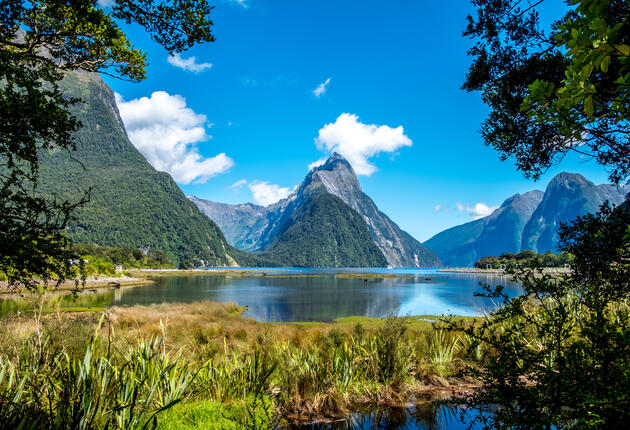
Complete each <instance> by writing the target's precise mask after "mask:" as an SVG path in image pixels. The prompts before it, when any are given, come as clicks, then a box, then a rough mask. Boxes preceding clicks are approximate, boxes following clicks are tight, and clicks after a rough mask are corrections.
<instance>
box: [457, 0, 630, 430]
mask: <svg viewBox="0 0 630 430" xmlns="http://www.w3.org/2000/svg"><path fill="white" fill-rule="evenodd" d="M542 2H543V1H542V0H531V1H524V0H521V1H518V0H515V1H512V0H473V3H474V4H475V5H476V6H477V7H478V11H477V17H476V18H475V19H473V18H472V17H469V23H468V28H467V30H466V32H465V33H464V34H465V35H467V36H472V37H477V38H478V39H479V40H478V42H477V44H476V45H475V47H474V48H473V49H472V50H471V51H470V52H471V54H472V55H473V56H474V57H475V60H474V62H473V65H472V66H471V68H470V70H469V73H468V76H467V79H466V83H465V85H464V88H465V89H468V90H480V91H482V92H483V99H484V101H485V102H486V103H488V104H489V106H490V107H491V113H490V116H489V117H488V119H486V121H485V122H484V124H483V126H482V134H483V137H484V139H485V141H486V144H488V145H491V146H493V147H494V148H496V149H497V150H498V151H499V152H500V154H501V157H502V158H503V159H506V158H508V157H510V156H514V157H515V158H516V162H517V167H518V168H519V169H520V170H522V171H523V172H524V173H525V174H526V175H527V176H530V177H533V178H538V176H539V175H540V174H541V173H542V172H543V171H544V170H545V169H546V168H547V167H549V166H550V165H552V164H553V163H554V162H556V161H557V159H558V158H561V157H562V156H563V155H564V154H566V153H567V152H568V151H577V152H581V153H584V154H587V155H590V156H593V157H596V159H597V161H598V162H599V163H601V164H602V165H604V166H606V167H607V168H609V169H610V171H609V173H610V179H611V180H613V181H615V182H620V181H622V180H624V179H626V178H628V176H630V145H629V143H630V142H629V141H628V139H629V135H628V132H630V125H629V124H628V120H629V111H628V108H629V105H628V102H629V101H630V100H629V96H630V94H629V85H628V83H629V82H630V59H629V56H630V31H629V27H628V26H629V25H630V22H629V20H630V4H628V2H624V1H616V0H573V1H571V2H570V4H571V7H570V8H569V10H568V12H567V13H566V15H565V16H564V17H562V18H561V19H559V20H557V21H556V22H555V23H554V24H553V26H552V30H551V33H550V34H549V35H546V34H545V32H544V31H542V30H541V29H540V26H539V16H538V11H537V7H539V6H540V5H541V4H542ZM559 233H560V251H563V252H565V253H567V254H570V256H571V259H572V267H573V270H572V272H571V273H570V274H568V275H562V276H553V275H548V274H545V273H543V272H542V271H541V270H540V269H541V268H540V267H538V266H533V267H529V268H525V269H519V270H515V271H513V272H512V274H513V275H514V278H515V279H516V280H517V281H520V283H521V284H522V286H523V289H524V290H525V291H524V294H523V295H521V296H519V297H516V298H512V299H510V298H509V297H507V296H506V295H504V294H503V292H502V287H501V286H497V287H495V288H492V287H491V286H489V285H486V286H485V290H486V292H485V293H484V294H483V295H486V296H489V297H492V298H495V299H500V300H502V305H501V306H500V307H499V308H498V310H497V311H495V312H493V313H491V314H490V315H489V316H487V317H484V319H483V320H482V321H481V322H480V323H478V324H476V325H466V324H463V323H458V322H456V321H454V320H451V321H450V323H449V324H450V326H451V328H453V329H456V330H461V331H463V332H465V333H466V334H468V335H469V336H471V338H473V339H475V342H473V343H472V347H473V348H474V347H476V346H478V345H479V344H481V345H482V346H483V347H484V351H485V355H486V360H485V362H484V364H483V367H480V368H471V369H469V372H470V373H471V374H473V375H474V376H476V377H477V378H480V379H481V380H482V382H483V387H482V388H481V389H480V390H479V391H478V392H476V393H475V394H473V395H472V396H470V397H468V398H465V399H462V400H463V401H464V402H466V403H468V404H469V405H471V406H474V407H481V406H487V405H494V406H495V408H494V411H493V413H492V414H486V413H484V412H483V410H482V411H481V412H480V414H479V415H478V416H477V420H478V421H481V422H483V423H484V424H485V425H486V427H491V428H541V429H550V428H558V429H561V428H628V427H629V426H630V408H628V406H629V405H630V201H628V200H627V201H626V202H625V203H623V204H622V205H620V206H618V207H610V206H609V205H608V204H607V203H606V204H604V205H603V206H602V207H601V210H600V211H599V212H598V213H596V214H588V215H586V216H583V217H579V218H578V219H576V220H575V221H573V222H571V223H569V224H567V225H562V226H561V227H560V231H559Z"/></svg>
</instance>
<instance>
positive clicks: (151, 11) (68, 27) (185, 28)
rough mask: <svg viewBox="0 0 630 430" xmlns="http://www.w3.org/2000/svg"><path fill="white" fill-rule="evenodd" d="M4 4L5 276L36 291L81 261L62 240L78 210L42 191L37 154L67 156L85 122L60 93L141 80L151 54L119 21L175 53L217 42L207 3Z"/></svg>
mask: <svg viewBox="0 0 630 430" xmlns="http://www.w3.org/2000/svg"><path fill="white" fill-rule="evenodd" d="M112 3H113V4H112V5H111V7H101V6H100V5H99V1H97V0H65V1H64V0H45V1H37V0H36V1H22V0H7V1H3V2H2V5H0V82H2V84H1V85H0V112H1V115H2V116H1V119H2V121H0V205H1V207H0V213H1V214H2V216H1V217H0V275H2V274H4V276H5V277H6V278H7V279H8V283H9V286H10V287H15V288H17V287H19V286H24V287H26V288H33V287H34V286H35V285H36V284H37V283H38V282H42V281H43V282H48V281H49V280H54V282H55V283H60V282H62V281H64V280H65V279H68V278H74V277H76V275H77V267H76V263H77V260H76V255H75V254H74V252H73V251H72V246H71V245H72V244H71V242H70V241H69V239H68V238H67V237H66V236H65V235H64V234H63V230H64V229H65V227H66V225H67V223H68V221H69V219H70V217H71V215H72V210H73V209H74V208H75V207H77V206H78V205H81V204H84V203H85V202H87V200H88V199H89V190H88V192H86V195H85V196H84V198H82V199H79V200H78V201H73V202H70V201H65V200H60V199H57V198H56V197H55V196H47V195H41V194H39V193H38V192H37V182H38V153H39V152H40V151H46V150H62V151H69V152H71V151H72V150H73V149H75V142H74V140H73V133H74V132H75V131H77V130H78V129H79V127H80V126H81V124H80V123H79V121H77V120H76V118H75V117H74V116H73V115H72V114H71V113H70V111H69V109H70V107H71V106H72V105H73V104H75V103H77V102H78V100H76V99H71V98H67V97H65V96H64V94H63V92H62V91H61V89H60V87H59V83H60V81H61V80H62V79H63V76H64V74H65V73H67V72H69V71H73V70H82V71H86V72H100V73H104V74H108V75H110V76H114V77H117V78H121V79H127V80H131V81H139V80H142V79H143V78H144V77H145V66H146V56H145V54H144V53H143V52H142V51H140V50H138V49H136V48H134V47H133V45H132V44H131V42H130V41H129V40H128V38H127V37H126V35H125V33H124V32H123V31H122V29H121V28H120V26H119V25H118V22H124V23H126V24H132V23H135V24H138V25H140V26H142V27H144V29H145V30H146V31H147V32H148V33H149V34H150V36H151V37H152V39H153V40H155V41H156V42H158V43H159V44H161V45H162V46H163V47H164V48H165V49H166V51H168V52H169V53H171V54H172V53H174V52H181V51H183V50H185V49H187V48H189V47H191V46H193V45H195V44H197V43H201V42H208V41H213V40H214V37H213V35H212V33H211V27H212V21H211V20H210V18H209V16H210V12H211V11H212V9H213V7H212V6H210V5H209V3H208V2H207V0H171V1H166V0H164V1H160V0H135V1H131V0H115V1H113V2H112Z"/></svg>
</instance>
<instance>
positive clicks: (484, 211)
mask: <svg viewBox="0 0 630 430" xmlns="http://www.w3.org/2000/svg"><path fill="white" fill-rule="evenodd" d="M456 206H457V210H458V211H460V212H468V215H470V216H471V217H472V219H479V218H483V217H486V216H488V215H490V214H491V213H492V212H494V211H495V210H497V209H498V208H499V207H498V206H488V205H487V204H485V203H475V205H474V206H468V205H466V206H464V205H463V204H461V203H457V204H456Z"/></svg>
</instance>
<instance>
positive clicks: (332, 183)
mask: <svg viewBox="0 0 630 430" xmlns="http://www.w3.org/2000/svg"><path fill="white" fill-rule="evenodd" d="M309 178H310V180H311V181H312V182H319V183H321V184H322V185H323V186H324V188H325V189H326V191H328V192H329V193H330V194H332V195H334V196H337V197H339V198H340V199H341V200H343V201H344V202H345V203H346V204H347V205H348V206H350V207H351V208H352V209H354V210H355V211H357V212H358V213H359V214H361V216H363V219H365V222H366V223H367V225H368V227H369V229H370V234H371V235H372V239H373V240H374V242H375V243H376V245H377V246H378V247H379V249H380V250H381V252H382V253H383V254H384V255H385V258H387V262H388V264H389V265H390V266H394V267H423V266H425V267H426V266H439V265H440V261H439V259H438V258H437V257H436V255H435V254H434V253H433V252H431V251H429V250H428V249H427V248H426V247H425V246H424V245H422V244H421V243H420V242H418V241H417V240H415V239H414V238H413V237H411V235H409V234H408V233H407V232H405V231H403V230H401V229H400V227H398V225H396V223H394V222H393V221H392V220H391V219H389V217H388V216H387V215H385V214H384V213H383V212H381V211H379V210H378V207H376V205H375V204H374V202H373V201H372V199H371V198H370V197H369V196H368V195H367V194H365V193H364V192H363V191H362V190H361V185H360V184H359V181H358V179H357V177H356V174H355V173H354V170H353V169H352V166H350V163H348V161H347V160H346V159H345V158H343V157H342V156H341V155H339V154H337V153H333V154H332V155H331V156H330V158H329V159H328V160H327V161H326V163H325V164H323V165H322V166H319V167H317V168H315V169H313V171H311V173H310V174H309V176H307V179H306V181H308V180H309ZM306 181H305V182H306Z"/></svg>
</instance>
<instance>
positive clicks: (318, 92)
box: [313, 78, 330, 97]
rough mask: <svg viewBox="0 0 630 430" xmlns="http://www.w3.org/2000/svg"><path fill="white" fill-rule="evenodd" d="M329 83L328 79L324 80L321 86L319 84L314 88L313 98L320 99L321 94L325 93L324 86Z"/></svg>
mask: <svg viewBox="0 0 630 430" xmlns="http://www.w3.org/2000/svg"><path fill="white" fill-rule="evenodd" d="M329 83H330V78H328V79H326V80H325V81H324V82H322V83H321V84H319V85H318V86H317V88H315V89H314V90H313V94H314V95H315V97H321V96H322V95H323V94H325V93H326V86H327V85H328V84H329Z"/></svg>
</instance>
